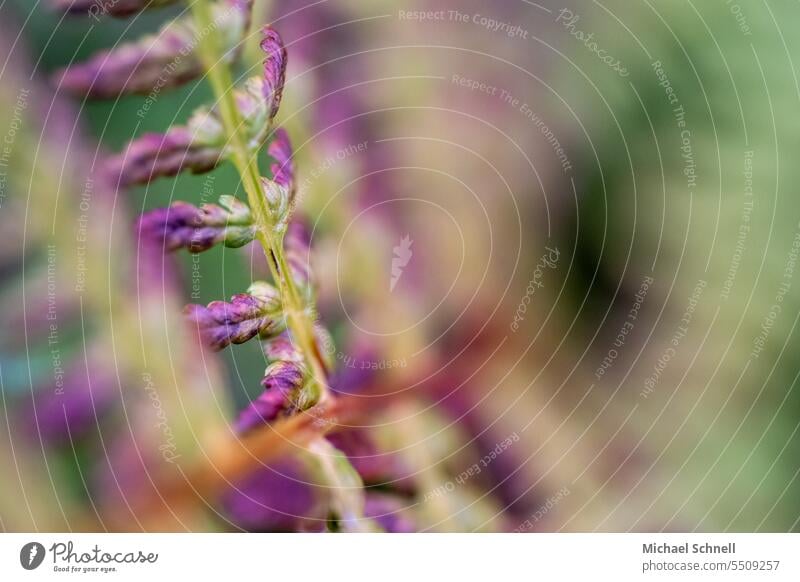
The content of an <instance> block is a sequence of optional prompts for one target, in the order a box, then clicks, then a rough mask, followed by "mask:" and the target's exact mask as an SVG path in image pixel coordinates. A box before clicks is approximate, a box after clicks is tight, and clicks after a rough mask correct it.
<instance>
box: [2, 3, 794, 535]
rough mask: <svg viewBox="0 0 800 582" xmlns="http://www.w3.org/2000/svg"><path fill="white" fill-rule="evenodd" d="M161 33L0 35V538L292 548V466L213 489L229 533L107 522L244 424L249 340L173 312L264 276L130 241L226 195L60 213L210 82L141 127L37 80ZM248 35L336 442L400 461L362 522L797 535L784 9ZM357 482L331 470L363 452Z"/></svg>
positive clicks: (204, 513)
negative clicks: (280, 149)
mask: <svg viewBox="0 0 800 582" xmlns="http://www.w3.org/2000/svg"><path fill="white" fill-rule="evenodd" d="M184 10H185V6H182V5H180V4H179V5H177V6H172V7H169V8H164V9H159V10H153V11H149V12H146V13H143V14H141V15H138V16H136V17H134V18H131V19H127V20H115V19H103V20H102V22H99V23H98V22H95V21H94V20H92V19H91V18H86V17H83V18H81V17H64V16H63V15H61V14H58V13H55V12H54V11H53V10H51V9H49V8H48V6H47V5H46V3H45V2H43V1H39V0H36V1H34V2H30V1H27V0H25V1H24V0H14V1H11V0H8V1H6V2H5V3H3V4H2V5H0V22H1V23H2V27H3V32H2V37H3V38H2V41H0V44H1V45H2V47H3V52H2V60H3V66H2V68H0V80H1V81H2V82H0V103H1V104H2V107H0V134H1V135H4V136H5V141H4V144H3V145H5V146H6V147H5V149H3V150H2V151H0V163H1V164H2V166H1V168H0V169H2V178H3V179H2V182H0V187H2V189H1V190H0V224H2V231H0V232H1V233H2V234H1V235H0V236H2V239H3V245H2V247H0V249H1V250H0V276H2V279H1V287H2V289H0V293H2V299H1V300H0V301H1V302H0V318H2V333H0V388H2V394H3V399H2V403H1V404H2V411H3V414H2V420H1V421H0V423H2V424H3V426H2V430H0V435H2V436H0V465H1V466H2V469H1V470H0V474H3V475H4V478H3V484H2V485H1V486H0V527H2V528H3V529H4V530H6V531H20V530H22V531H24V530H56V531H61V530H82V529H83V530H99V531H102V530H103V529H123V530H133V531H139V530H141V529H145V530H166V529H178V530H191V531H203V530H212V531H215V530H237V529H247V530H265V529H266V530H297V529H314V526H313V525H309V524H313V523H317V522H319V521H324V515H322V516H321V515H320V511H321V510H320V509H319V507H318V506H319V504H318V503H316V502H314V501H313V498H314V494H313V486H312V485H308V483H307V480H306V479H305V478H304V477H302V476H301V477H298V476H296V475H294V473H291V471H289V472H279V473H280V475H279V477H280V479H283V480H284V481H285V483H279V484H278V485H277V486H276V485H275V484H274V483H271V484H262V483H259V482H258V480H256V481H255V482H248V483H246V485H245V486H243V485H242V484H236V483H232V484H230V488H231V490H232V491H234V493H233V494H235V492H236V491H240V490H242V489H248V488H249V490H250V491H255V493H252V494H251V495H250V496H248V500H249V501H250V502H252V503H253V507H252V508H250V509H249V510H248V511H247V512H246V513H247V515H248V516H250V518H252V519H249V518H248V519H241V518H240V519H236V518H235V517H232V516H231V515H230V512H228V511H227V510H226V505H225V503H224V501H223V502H220V500H219V499H217V498H208V499H206V500H205V503H204V504H202V506H201V507H199V508H198V507H193V508H192V509H191V510H186V511H183V510H181V511H178V510H176V509H175V508H174V507H172V504H171V502H169V501H164V503H163V506H162V507H160V509H159V510H158V511H156V512H155V517H153V516H152V515H149V516H148V520H147V521H145V520H144V519H143V518H142V519H140V517H141V516H140V515H139V513H138V510H137V509H136V507H135V506H134V505H132V503H130V502H129V496H130V491H132V490H134V489H136V490H139V491H141V489H142V487H145V488H152V489H153V491H154V495H155V496H156V497H159V491H158V487H159V486H158V479H156V478H155V477H152V475H157V474H159V473H160V472H162V471H164V470H170V471H171V470H174V469H175V468H176V467H177V468H178V469H179V470H180V473H181V474H184V473H189V472H190V470H191V468H192V467H193V466H195V465H196V464H197V463H201V462H202V461H203V459H207V458H208V454H207V453H208V451H209V450H213V449H214V447H215V446H216V444H217V443H218V442H219V439H220V438H222V436H220V435H225V434H226V433H229V432H230V423H231V422H232V419H233V418H234V417H235V414H236V411H237V410H240V409H241V408H242V407H244V406H245V405H246V403H247V402H249V401H250V400H251V399H253V398H255V397H257V395H258V394H259V392H260V390H261V387H260V384H259V381H260V378H261V376H262V372H263V368H264V355H263V354H262V353H261V351H260V349H259V346H258V344H257V343H252V344H244V345H242V346H237V347H236V348H235V349H229V350H226V351H223V352H220V353H219V354H210V353H205V352H202V351H200V350H199V349H198V348H197V346H195V345H193V343H192V339H191V335H190V334H189V333H187V332H186V331H185V330H184V329H183V323H182V321H181V317H180V308H181V306H182V305H183V304H185V303H207V302H210V301H212V300H215V299H219V298H227V297H229V296H231V295H232V294H234V293H238V292H241V291H242V290H243V289H244V288H246V287H247V285H249V283H250V281H252V280H253V279H254V278H258V277H262V278H263V277H265V276H266V272H267V271H266V268H265V265H264V264H262V262H261V259H260V258H259V255H258V253H255V252H251V251H252V249H249V248H246V249H244V250H234V249H213V250H211V251H209V252H208V253H204V254H202V255H197V256H192V257H190V256H188V255H181V256H179V257H177V260H174V261H172V262H169V263H162V262H160V261H159V262H158V264H157V266H156V267H153V266H152V265H149V264H148V263H147V261H143V260H142V257H141V256H139V255H140V253H139V251H140V249H139V248H138V247H137V245H136V244H135V242H133V241H134V239H133V234H132V233H133V224H134V220H135V216H136V215H138V214H139V213H141V212H142V211H143V210H146V209H150V208H156V207H159V206H165V205H167V204H169V203H170V202H173V201H175V200H178V199H181V200H188V201H191V202H193V203H199V202H208V201H213V200H215V199H216V198H217V197H218V196H219V195H222V194H226V193H237V191H238V193H239V194H240V195H241V194H242V193H241V191H239V185H238V181H237V177H236V174H235V172H234V171H233V169H232V168H230V167H224V166H223V167H220V168H219V169H218V170H215V171H214V172H213V173H211V174H206V175H202V176H192V175H181V176H179V177H178V178H176V179H174V180H162V181H157V182H154V183H151V184H150V185H148V186H146V187H140V188H134V189H131V190H129V191H124V192H122V191H120V192H98V191H97V190H95V189H93V187H92V180H91V177H90V176H91V169H92V168H94V167H95V165H96V164H98V163H100V162H99V161H98V160H101V159H102V158H103V156H105V155H107V154H108V153H109V152H116V151H119V150H121V149H123V148H124V147H125V144H126V143H127V142H128V141H130V140H131V139H133V138H134V137H136V136H138V135H141V134H142V133H144V132H146V131H164V130H165V129H166V128H167V127H168V126H170V125H172V124H175V123H181V122H183V121H184V120H185V119H186V118H187V117H188V116H189V115H190V114H191V112H192V110H193V109H194V108H195V107H197V106H199V105H201V104H203V103H205V102H207V101H209V100H210V99H211V97H212V95H211V91H210V89H209V86H208V84H207V83H205V82H204V81H203V80H200V81H198V82H193V83H189V84H187V85H185V86H182V87H180V88H178V89H175V90H170V91H166V90H165V91H163V92H160V93H158V94H157V95H156V96H155V98H154V99H152V102H151V103H150V104H149V106H148V108H147V109H146V110H143V109H142V106H143V100H142V98H140V97H124V98H120V99H116V100H105V101H99V100H91V99H83V98H75V97H74V96H72V95H69V94H68V93H67V92H66V91H64V90H63V89H62V88H60V87H59V86H58V84H57V83H55V82H53V74H54V73H55V71H57V70H58V69H59V68H60V67H63V66H65V65H68V64H69V63H71V62H76V61H80V60H84V59H86V58H88V57H89V56H90V55H92V54H94V53H96V52H97V51H99V50H102V49H104V48H108V47H111V46H114V45H116V44H118V43H121V42H123V41H125V40H126V39H127V40H130V39H135V38H138V37H140V36H142V35H143V34H145V33H147V32H152V31H155V30H157V29H158V27H159V26H160V25H161V24H162V23H163V22H164V21H165V20H166V19H168V18H170V17H173V16H177V15H179V14H180V13H182V12H183V11H184ZM255 19H256V20H257V21H258V22H260V23H271V24H272V25H273V26H274V27H275V28H276V29H277V30H278V31H279V32H280V33H281V34H282V35H283V37H284V40H285V41H286V44H287V48H288V52H289V62H290V64H289V71H288V78H287V84H286V88H285V93H284V102H283V106H282V109H281V113H280V116H279V119H278V122H279V123H280V124H281V125H282V126H284V127H286V128H287V129H288V130H289V132H290V134H291V135H292V136H293V141H294V143H295V148H296V151H297V164H298V172H299V176H300V178H299V180H300V196H301V205H302V207H303V208H304V209H305V211H306V212H307V214H308V215H309V216H310V217H311V220H312V224H313V244H314V267H315V270H316V271H317V274H318V279H319V281H320V297H319V304H320V312H321V316H322V319H323V320H324V321H325V323H326V324H327V325H328V326H329V327H330V329H331V331H332V333H333V336H334V339H335V341H336V345H337V348H336V352H335V355H336V359H337V361H338V364H339V366H340V367H341V368H344V369H347V368H348V367H349V368H351V371H356V370H357V371H359V372H361V374H355V375H356V376H359V378H360V380H359V381H360V382H362V383H364V384H366V385H368V389H365V390H363V391H360V392H359V393H358V394H357V395H356V396H355V398H357V399H358V400H359V401H360V402H361V403H362V404H363V405H364V406H365V408H366V409H368V412H367V413H365V414H364V415H363V418H360V419H359V421H358V423H357V424H358V428H357V429H355V428H349V429H346V430H344V431H343V434H344V435H345V436H343V437H341V438H342V439H344V440H346V439H347V434H349V432H353V431H356V430H358V431H361V432H368V433H369V435H370V436H369V438H370V442H371V443H373V441H374V443H375V447H376V450H380V451H381V453H380V454H381V455H386V456H390V457H391V458H392V459H393V462H394V461H396V462H397V464H398V465H401V466H402V467H403V468H402V470H400V472H399V473H390V474H389V475H388V476H387V475H386V474H381V475H379V476H377V477H375V478H374V481H372V482H370V479H371V477H370V476H368V475H363V474H362V476H363V477H364V478H365V481H366V482H367V485H369V491H370V492H371V493H374V494H377V495H382V494H386V495H388V494H391V495H392V496H393V497H392V499H393V503H394V505H392V507H393V509H392V511H391V513H392V515H393V516H395V517H397V518H398V519H399V518H400V517H402V518H403V519H407V520H408V523H409V524H411V525H409V526H408V527H409V529H415V530H420V531H526V532H527V531H531V532H534V531H595V530H599V531H629V530H637V531H651V530H655V531H662V530H663V531H693V530H699V531H794V530H797V529H798V522H799V521H800V484H798V481H797V476H798V473H799V472H800V461H798V459H800V448H799V447H798V445H799V444H800V437H798V434H797V428H798V414H799V413H800V398H798V392H797V390H796V384H797V378H798V372H800V367H799V366H798V359H797V355H798V350H800V344H799V343H798V332H797V330H796V325H797V322H798V317H800V305H799V304H798V299H797V298H798V297H799V296H800V295H799V294H798V292H799V291H800V280H797V275H796V273H795V270H796V268H797V259H798V255H800V205H798V204H797V202H796V200H795V198H796V189H797V188H796V184H797V182H798V180H797V175H796V174H797V170H798V164H797V161H796V158H797V155H798V153H799V152H800V114H798V110H800V107H798V106H800V83H798V73H797V70H796V64H797V63H799V62H800V61H799V60H798V59H800V41H798V39H797V36H796V35H795V34H793V31H794V27H795V26H797V25H798V24H800V6H798V5H796V4H792V3H785V2H776V1H773V0H763V1H761V2H747V3H745V2H741V1H738V2H737V1H736V0H733V1H728V0H726V1H720V2H696V1H695V2H692V1H684V0H675V1H674V2H650V1H648V0H634V1H629V0H625V1H623V0H603V1H602V2H580V3H578V2H569V3H557V2H551V1H550V0H542V1H540V2H529V1H527V0H507V1H503V2H491V1H488V0H486V1H482V2H481V1H476V0H467V1H459V2H455V1H454V0H418V1H395V0H392V1H388V0H374V1H372V2H359V1H355V0H353V1H344V0H323V1H319V2H306V1H303V2H289V1H288V0H264V1H261V0H257V2H256V6H255ZM243 55H244V58H243V63H242V65H241V66H240V68H239V70H238V74H240V75H241V77H246V76H249V75H250V74H256V73H257V72H258V71H259V69H260V55H259V51H258V35H257V28H254V29H253V34H252V35H251V37H250V38H248V39H247V41H246V46H245V50H244V53H243ZM87 177H88V178H87ZM404 239H405V240H406V241H410V244H408V243H403V242H402V241H403V240H404ZM403 244H405V245H406V248H410V249H411V256H410V257H409V260H408V261H407V265H406V266H405V267H403V269H402V273H401V276H400V277H399V278H397V280H396V281H394V282H393V273H392V265H393V259H394V258H395V257H396V256H397V255H396V253H397V251H396V250H395V249H396V247H398V246H399V245H403ZM170 261H171V259H170ZM148 265H149V266H148ZM53 314H55V315H54V316H53V317H49V315H53ZM53 325H55V326H56V329H55V331H54V330H53V328H52V326H53ZM95 363H96V365H95ZM60 371H61V373H63V374H64V377H63V378H62V380H63V381H62V382H61V383H62V384H63V385H64V386H60V387H61V389H60V390H59V389H57V388H59V387H58V386H56V384H58V380H59V378H58V376H59V373H60ZM344 390H345V391H347V387H345V388H344ZM156 402H157V405H156V404H155V403H156ZM51 418H52V419H54V420H50V419H51ZM65 419H66V422H64V421H65ZM165 426H167V427H168V428H169V434H167V433H166V432H165V430H164V427H165ZM65 429H66V430H65ZM348 431H349V432H348ZM165 451H167V452H168V453H169V454H168V455H167V456H169V455H171V456H172V457H173V460H172V461H170V462H168V463H166V464H168V465H170V467H169V468H167V469H165V459H166V458H167V457H165V455H164V452H165ZM497 451H499V452H497ZM492 452H494V454H493V455H492ZM361 454H362V455H363V456H362V457H359V455H358V454H355V455H354V459H355V460H354V463H355V464H356V466H357V468H358V463H357V461H358V459H359V458H362V459H363V458H371V457H372V456H373V455H374V454H377V453H373V452H372V449H369V450H368V451H367V452H366V453H364V452H363V451H362V453H361ZM487 455H489V456H490V460H489V461H488V462H485V461H484V460H485V459H487ZM475 466H477V467H478V470H477V471H472V472H471V473H470V469H471V468H472V467H475ZM287 471H288V470H287ZM290 473H291V477H290V476H289V475H290ZM466 473H469V474H468V475H466V476H465V474H466ZM280 479H279V480H280ZM251 481H252V480H251ZM298 484H300V485H303V486H306V489H308V488H309V487H310V488H311V491H310V492H309V491H308V490H299V489H301V488H300V487H298ZM276 487H277V489H276ZM276 491H277V493H276ZM229 494H231V492H230V491H228V492H227V493H222V494H221V495H222V497H223V498H224V495H229ZM262 494H263V496H260V495H262ZM309 499H311V501H309ZM287 504H288V505H287ZM323 513H324V512H323ZM276 516H278V517H277V518H276Z"/></svg>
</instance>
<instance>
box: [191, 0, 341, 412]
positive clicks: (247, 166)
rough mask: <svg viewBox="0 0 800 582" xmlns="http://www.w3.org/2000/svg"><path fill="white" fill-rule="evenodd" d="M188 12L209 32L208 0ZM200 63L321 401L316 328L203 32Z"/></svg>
mask: <svg viewBox="0 0 800 582" xmlns="http://www.w3.org/2000/svg"><path fill="white" fill-rule="evenodd" d="M191 9H192V13H193V16H194V19H195V23H196V25H197V29H198V30H211V29H212V26H211V24H212V20H211V9H210V6H209V3H208V1H207V0H194V1H193V2H192V3H191ZM198 49H199V51H200V56H201V58H202V60H203V62H204V65H205V68H206V72H207V73H208V78H209V82H210V83H211V87H212V89H213V90H214V94H215V95H216V97H217V99H218V101H219V110H220V114H221V116H222V123H223V125H224V127H225V132H226V134H227V136H228V140H229V143H230V149H231V152H232V155H233V163H234V165H235V166H236V169H237V171H238V172H239V175H240V176H241V178H242V183H243V186H244V190H245V192H246V193H247V200H248V202H249V204H250V207H251V208H252V210H253V212H254V216H255V221H256V229H257V233H256V238H257V239H258V241H259V243H260V244H261V247H262V249H263V251H264V255H265V256H266V258H267V263H268V264H269V268H270V271H271V273H272V277H273V279H274V280H275V283H276V284H277V285H278V288H279V290H280V293H281V301H282V304H283V308H284V312H285V314H286V324H287V327H288V328H289V330H290V332H291V334H292V337H293V338H294V339H295V341H296V342H297V343H298V345H299V347H300V350H301V352H302V353H303V357H304V359H305V361H306V364H307V365H308V366H309V368H310V370H311V372H312V375H313V377H314V381H315V382H316V384H317V385H318V386H319V401H320V402H322V401H325V400H326V399H327V398H328V397H329V391H328V385H327V380H326V374H325V367H324V364H323V362H322V361H321V358H320V355H319V352H318V350H317V348H316V341H315V339H314V326H313V322H312V321H311V319H310V318H309V317H308V315H307V312H306V310H305V309H304V305H303V299H302V297H301V295H300V292H299V291H298V289H297V285H296V284H295V282H294V279H293V278H292V276H291V271H290V270H289V268H288V264H287V261H286V255H285V253H284V249H283V234H277V233H276V229H275V224H274V223H273V221H272V219H271V218H270V212H269V208H268V206H267V198H266V195H265V193H264V189H263V187H262V186H261V180H260V173H259V170H258V161H257V160H258V158H257V154H255V153H252V154H251V152H250V151H249V150H248V148H247V145H246V142H245V141H244V140H243V139H242V135H241V132H240V128H241V127H242V126H243V124H242V118H241V116H240V115H239V111H238V110H237V108H236V103H235V101H234V99H233V93H232V92H231V90H230V88H231V87H233V78H232V77H231V72H230V70H229V69H228V66H227V65H226V64H225V62H224V61H223V60H222V59H220V58H219V48H218V43H217V37H216V35H214V34H207V35H204V36H203V37H202V38H201V39H200V44H199V47H198Z"/></svg>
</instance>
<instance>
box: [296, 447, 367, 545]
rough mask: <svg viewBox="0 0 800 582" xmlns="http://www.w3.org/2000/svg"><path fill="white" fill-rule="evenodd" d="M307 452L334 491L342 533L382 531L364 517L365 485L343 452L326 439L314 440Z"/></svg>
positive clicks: (335, 507)
mask: <svg viewBox="0 0 800 582" xmlns="http://www.w3.org/2000/svg"><path fill="white" fill-rule="evenodd" d="M308 453H309V454H310V455H311V461H312V462H313V463H314V465H315V467H316V469H317V472H318V474H319V476H320V478H321V479H322V480H323V481H324V482H325V483H326V484H327V486H328V487H330V488H331V494H332V500H331V506H332V509H333V510H334V512H335V513H336V515H337V516H338V518H339V524H340V527H341V528H342V531H346V532H362V533H363V532H374V531H379V528H378V527H377V526H376V525H375V524H374V522H373V521H372V520H371V519H367V518H365V517H364V482H363V481H362V480H361V476H360V475H359V474H358V472H357V471H356V470H355V469H354V468H353V466H352V465H351V464H350V461H349V460H348V459H347V457H346V456H345V455H344V453H342V452H341V451H340V450H339V449H337V448H336V447H334V446H333V445H332V444H331V443H330V441H328V440H326V439H324V438H318V439H315V440H313V441H311V442H310V443H309V445H308Z"/></svg>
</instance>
